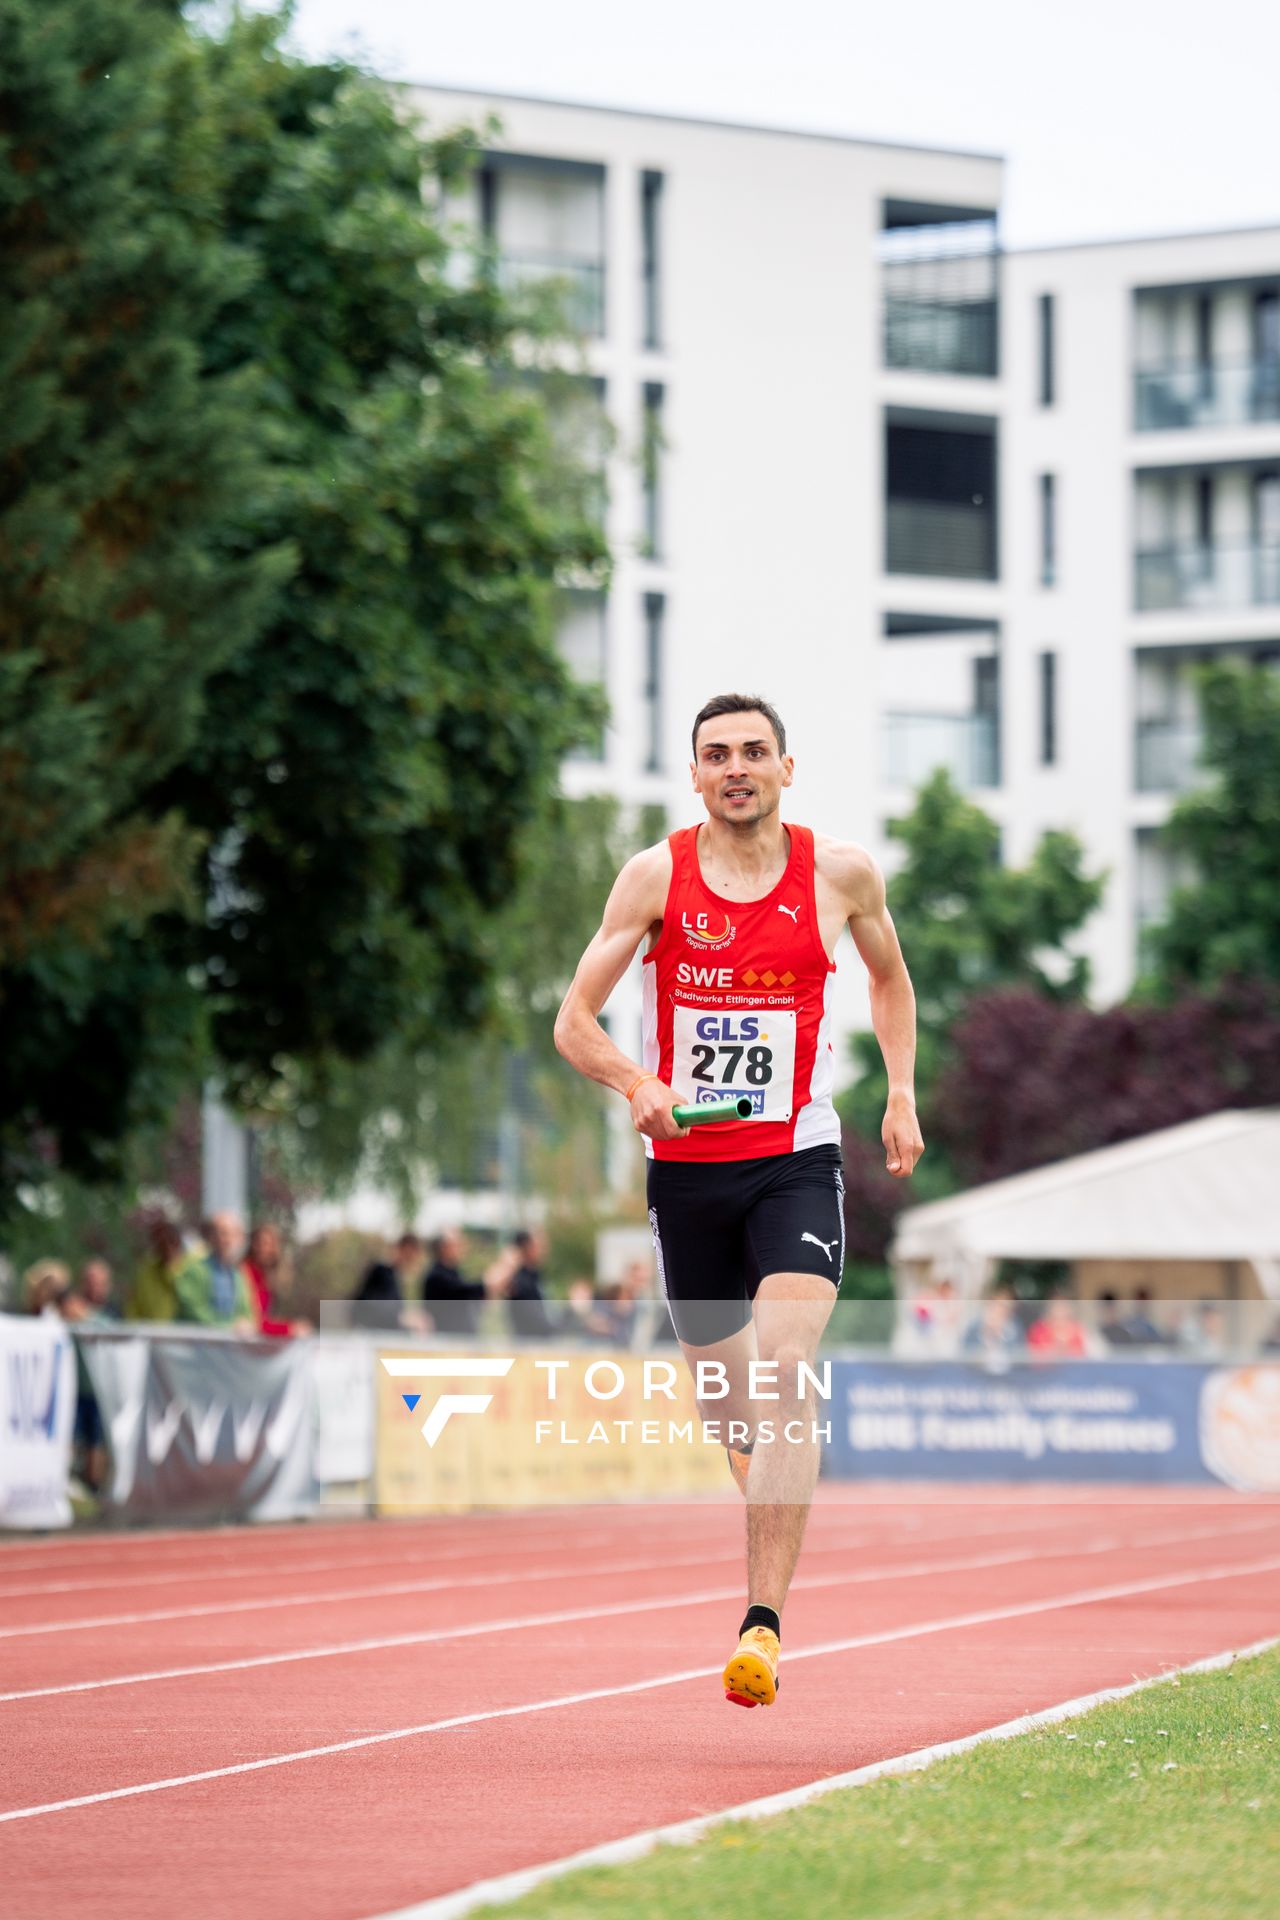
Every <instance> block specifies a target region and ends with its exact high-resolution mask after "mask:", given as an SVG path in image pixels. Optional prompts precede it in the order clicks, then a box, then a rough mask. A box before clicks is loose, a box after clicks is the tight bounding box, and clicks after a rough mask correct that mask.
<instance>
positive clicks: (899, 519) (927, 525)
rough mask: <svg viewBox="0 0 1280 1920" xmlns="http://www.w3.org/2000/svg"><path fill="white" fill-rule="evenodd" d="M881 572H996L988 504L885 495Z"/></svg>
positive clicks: (980, 575)
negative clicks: (900, 497)
mask: <svg viewBox="0 0 1280 1920" xmlns="http://www.w3.org/2000/svg"><path fill="white" fill-rule="evenodd" d="M885 572H886V573H913V574H918V575H922V576H930V575H932V576H935V577H937V578H939V579H946V580H994V579H995V578H996V522H995V515H994V513H992V512H991V510H990V509H989V508H988V507H985V506H982V507H966V506H962V505H960V504H959V503H957V502H949V501H936V500H893V499H891V500H889V501H888V502H887V503H886V507H885Z"/></svg>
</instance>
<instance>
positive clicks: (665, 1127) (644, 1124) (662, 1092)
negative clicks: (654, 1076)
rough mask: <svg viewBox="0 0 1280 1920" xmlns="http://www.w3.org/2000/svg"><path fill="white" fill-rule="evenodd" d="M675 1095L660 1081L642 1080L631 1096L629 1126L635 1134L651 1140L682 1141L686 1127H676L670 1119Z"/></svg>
mask: <svg viewBox="0 0 1280 1920" xmlns="http://www.w3.org/2000/svg"><path fill="white" fill-rule="evenodd" d="M675 1104H676V1097H675V1094H674V1093H673V1092H672V1091H671V1088H670V1087H669V1086H667V1085H666V1084H665V1082H663V1081H661V1080H642V1081H641V1082H640V1085H639V1086H638V1087H637V1088H636V1090H635V1092H634V1093H633V1094H632V1096H631V1124H632V1126H633V1127H634V1128H635V1130H636V1132H637V1133H647V1134H648V1136H649V1138H650V1139H651V1140H684V1139H687V1138H688V1134H689V1129H688V1127H681V1126H677V1124H676V1122H675V1121H674V1120H673V1119H672V1117H671V1110H672V1108H673V1107H674V1106H675Z"/></svg>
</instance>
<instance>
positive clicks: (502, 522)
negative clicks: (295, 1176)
mask: <svg viewBox="0 0 1280 1920" xmlns="http://www.w3.org/2000/svg"><path fill="white" fill-rule="evenodd" d="M283 26H284V18H283V16H261V15H256V16H242V15H240V14H239V13H233V14H232V15H231V16H230V17H229V18H228V19H227V20H226V21H225V22H224V24H223V25H222V26H221V27H219V28H218V29H217V30H209V31H207V32H201V31H199V30H197V29H196V28H193V27H191V26H190V25H188V24H185V23H184V22H183V20H182V18H181V15H180V10H179V9H178V8H177V7H176V6H172V5H164V4H161V3H160V0H139V3H138V4H135V0H129V4H128V5H126V4H125V3H124V0H101V3H100V4H99V3H98V0H95V4H94V5H89V4H88V0H84V4H77V3H76V0H68V4H65V5H61V6H58V7H54V8H49V7H45V6H40V5H38V4H37V0H0V35H2V36H3V37H2V40H0V56H2V60H0V65H2V68H3V79H0V139H2V140H3V141H4V143H5V145H4V153H5V157H6V160H7V162H8V165H7V167H6V168H4V169H2V170H0V172H2V173H3V184H2V185H0V195H3V196H4V197H3V198H0V259H2V260H3V261H4V264H5V265H6V266H7V267H8V268H9V269H10V279H11V282H12V284H14V285H15V286H17V287H19V288H21V290H22V291H23V293H24V296H26V302H27V304H26V306H25V307H24V309H23V323H22V325H20V326H18V327H16V328H14V329H11V330H10V333H9V335H8V336H7V339H6V343H5V346H4V349H3V354H2V355H0V402H2V403H3V404H0V416H3V417H2V418H0V488H2V489H3V491H2V492H0V559H2V560H3V561H4V562H5V565H6V568H7V571H8V573H9V577H10V580H11V582H12V583H13V592H12V594H11V602H10V604H11V605H12V607H13V609H14V612H13V617H12V619H8V618H6V621H5V624H4V625H3V626H2V627H0V695H2V696H3V699H2V701H0V705H2V706H3V711H4V715H5V719H4V722H3V723H2V724H3V726H4V729H5V731H4V732H3V733H2V734H0V781H3V782H4V788H3V793H2V794H0V798H2V799H3V801H4V803H5V804H4V806H3V809H2V810H0V811H2V812H3V816H4V819H5V821H6V826H5V827H4V828H0V834H2V833H5V832H9V833H11V834H12V836H13V837H12V839H11V840H4V839H0V880H2V881H3V895H4V906H3V907H0V932H3V931H5V930H7V931H8V932H9V934H10V939H9V944H8V945H7V946H6V947H4V948H3V950H2V952H0V1049H2V1050H3V1053H4V1056H5V1064H6V1074H5V1081H4V1093H3V1095H0V1201H3V1199H4V1196H5V1193H6V1192H7V1193H8V1194H10V1195H11V1194H12V1191H13V1187H14V1184H15V1182H16V1181H17V1180H18V1179H19V1178H20V1177H22V1175H23V1174H24V1173H28V1174H29V1173H33V1172H36V1171H38V1170H39V1168H40V1167H41V1166H42V1165H47V1164H50V1162H51V1161H57V1162H60V1163H61V1164H62V1165H64V1166H67V1167H70V1168H72V1169H73V1170H77V1171H80V1172H84V1173H87V1174H95V1175H96V1174H102V1173H104V1172H107V1171H109V1170H110V1168H111V1167H112V1165H113V1164H114V1163H115V1161H116V1160H117V1159H118V1153H117V1149H118V1147H119V1145H120V1143H121V1141H122V1140H123V1138H124V1137H125V1135H126V1134H127V1133H128V1132H129V1131H130V1129H133V1128H136V1127H137V1126H138V1125H139V1124H140V1123H141V1122H143V1121H144V1120H156V1119H158V1118H159V1117H160V1116H162V1115H163V1113H164V1112H165V1110H166V1107H168V1106H171V1104H172V1101H173V1098H174V1093H175V1089H176V1088H177V1087H178V1086H179V1085H180V1084H181V1083H182V1082H183V1081H184V1080H186V1081H187V1082H188V1083H189V1082H190V1081H191V1079H192V1078H193V1077H195V1076H196V1075H197V1074H198V1073H199V1071H201V1068H202V1057H201V1049H200V1042H201V1035H202V1032H204V1031H205V1030H206V1029H207V1030H208V1032H209V1034H210V1036H211V1043H212V1047H213V1048H214V1050H215V1054H216V1058H217V1060H218V1061H219V1062H220V1064H221V1068H222V1071H223V1073H224V1075H225V1077H226V1079H227V1080H228V1082H229V1083H230V1084H231V1086H232V1087H233V1089H234V1090H235V1091H237V1092H239V1093H240V1095H241V1096H242V1097H243V1098H244V1099H245V1100H246V1101H249V1102H258V1103H265V1104H267V1105H269V1106H278V1105H280V1104H281V1103H282V1102H285V1101H287V1100H288V1099H290V1098H295V1097H299V1090H301V1091H302V1092H303V1093H305V1088H306V1085H307V1084H308V1077H309V1076H315V1075H316V1074H318V1073H320V1072H321V1071H322V1070H323V1069H324V1068H325V1067H326V1066H327V1065H328V1064H330V1063H332V1062H333V1061H335V1060H339V1059H349V1060H354V1059H360V1058H368V1057H370V1056H371V1055H373V1054H374V1053H375V1052H376V1051H377V1049H378V1048H379V1046H380V1045H381V1044H382V1043H383V1041H384V1040H385V1038H386V1036H387V1035H388V1034H391V1033H396V1032H399V1031H404V1032H405V1033H410V1032H412V1033H414V1034H415V1035H417V1036H419V1037H420V1038H421V1039H422V1040H423V1041H424V1043H425V1042H428V1041H429V1042H431V1043H436V1044H439V1045H441V1046H446V1045H447V1044H448V1043H450V1042H451V1041H452V1040H453V1039H454V1038H455V1037H456V1036H458V1035H461V1034H462V1033H464V1032H466V1031H467V1030H468V1029H470V1028H472V1027H474V1026H475V1025H476V1024H477V1023H479V1022H481V1021H482V1019H483V1018H484V1016H485V1013H486V1009H487V1008H488V1006H489V1004H490V1002H491V1000H492V995H493V990H494V983H495V981H496V979H497V977H498V966H497V961H498V958H499V956H498V953H497V951H496V948H495V945H494V941H493V938H492V932H491V927H490V921H491V918H492V917H493V915H494V914H495V912H496V911H498V910H499V909H500V907H501V905H502V903H503V902H505V900H506V899H507V898H508V896H509V895H510V894H511V893H512V892H513V891H515V890H516V889H517V888H518V883H519V877H520V862H521V851H520V850H521V847H522V845H523V844H524V835H525V831H526V829H527V828H528V827H529V825H530V823H531V822H534V821H536V820H537V819H538V818H539V816H540V815H541V814H542V813H543V812H544V810H545V808H546V807H547V805H548V804H549V797H550V795H551V793H552V792H553V790H554V785H555V775H556V771H557V768H558V765H559V762H560V759H561V757H562V755H563V753H564V751H565V749H566V747H567V746H568V745H570V744H571V743H572V742H573V741H574V740H575V739H576V738H578V737H579V735H580V733H581V730H582V729H583V728H584V726H586V725H589V724H591V723H592V722H593V721H594V719H595V717H596V714H597V712H598V709H597V708H595V707H593V704H592V702H590V701H589V700H587V699H585V698H584V697H583V696H581V695H580V694H578V693H577V692H576V691H575V690H574V688H573V687H572V685H571V683H570V681H569V679H568V676H567V674H566V672H565V670H564V668H563V667H562V665H561V663H560V660H559V658H558V655H557V653H556V649H555V646H554V628H555V619H556V611H555V607H556V595H557V591H558V585H559V583H560V582H561V581H562V580H564V579H565V578H566V577H574V578H576V579H578V580H579V581H592V580H596V581H598V579H599V577H600V568H601V564H602V560H603V552H602V543H601V539H600V536H599V533H598V531H596V530H593V528H592V527H591V525H590V523H589V514H588V512H587V507H588V505H589V499H588V496H589V493H590V488H591V484H592V483H591V480H590V476H584V477H581V478H580V477H579V476H577V475H576V474H575V473H574V471H573V470H572V467H571V466H570V465H567V464H566V462H565V460H564V459H563V458H561V457H560V456H559V455H557V453H556V452H555V449H554V447H553V445H552V441H551V436H550V434H549V432H548V428H547V423H546V419H545V411H544V408H543V404H542V401H541V399H540V397H539V395H538V393H537V392H536V391H534V390H531V389H530V388H529V386H528V384H527V383H523V382H522V381H521V380H520V379H519V378H518V377H517V374H516V362H517V360H518V359H519V360H520V361H521V364H522V365H523V363H524V361H525V360H526V359H527V353H523V352H521V353H517V343H524V342H526V341H527V339H528V335H529V331H530V328H531V326H532V324H533V321H532V318H531V316H530V315H528V314H526V313H524V312H522V311H520V310H519V309H518V308H516V307H514V306H512V305H511V304H509V303H508V302H507V301H505V300H504V298H503V297H502V296H501V295H500V294H499V293H498V292H497V290H496V289H495V287H494V285H493V284H492V279H491V277H489V276H486V275H484V274H482V273H481V274H477V275H476V276H474V278H473V281H472V284H471V285H470V286H461V287H460V286H458V285H457V284H456V276H455V275H454V274H453V273H452V272H451V270H450V269H451V262H450V251H449V246H448V242H447V240H446V237H445V235H444V233H443V231H442V228H441V225H440V222H439V220H438V218H437V216H436V214H435V212H434V211H433V210H432V207H431V206H430V204H428V202H427V201H426V200H424V196H423V185H424V178H425V179H426V180H427V181H430V179H431V178H432V177H433V176H436V175H449V174H450V173H451V172H452V171H454V170H455V169H456V168H457V167H459V166H460V165H462V164H465V161H466V158H467V153H468V148H469V143H468V142H467V141H466V140H461V139H454V140H448V141H443V142H438V143H436V144H435V145H434V146H428V145H426V144H424V142H423V140H422V138H421V137H420V135H419V134H418V133H417V132H416V131H415V130H414V129H413V128H412V127H411V126H409V125H408V124H406V122H405V121H404V119H403V118H402V116H401V115H400V113H399V112H398V110H397V107H396V105H395V103H394V102H393V101H392V99H391V98H390V97H389V95H388V93H387V92H386V90H385V89H383V88H381V87H379V86H377V85H376V84H374V83H373V82H372V81H370V80H368V79H366V78H365V77H363V76H361V75H360V74H358V73H356V72H353V71H352V70H351V69H350V68H349V67H346V66H344V65H342V64H341V63H333V64H327V65H321V66H311V65H308V64H307V63H305V62H302V61H299V60H295V59H291V58H289V57H287V56H286V55H285V54H284V53H283V52H282V51H281V47H280V37H281V33H282V31H283ZM27 316H30V317H29V318H28V317H27ZM12 821H16V822H18V823H19V825H18V826H17V827H10V826H9V825H8V824H7V823H9V822H12Z"/></svg>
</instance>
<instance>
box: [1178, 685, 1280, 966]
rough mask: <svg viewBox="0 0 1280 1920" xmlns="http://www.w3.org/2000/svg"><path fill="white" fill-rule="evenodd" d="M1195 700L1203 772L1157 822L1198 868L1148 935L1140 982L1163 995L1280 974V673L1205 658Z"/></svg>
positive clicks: (1179, 849)
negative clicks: (1144, 978)
mask: <svg viewBox="0 0 1280 1920" xmlns="http://www.w3.org/2000/svg"><path fill="white" fill-rule="evenodd" d="M1200 704H1201V713H1202V716H1203V722H1204V746H1203V749H1202V752H1201V761H1202V764H1203V765H1204V767H1205V768H1206V770H1207V772H1208V775H1209V778H1208V780H1207V782H1206V784H1205V785H1204V786H1203V787H1198V788H1196V789H1195V790H1194V791H1193V792H1191V793H1187V794H1184V795H1183V797H1182V798H1181V799H1180V800H1179V801H1178V803H1177V805H1176V806H1175V807H1174V810H1173V813H1172V816H1171V817H1170V820H1169V822H1168V825H1167V826H1166V828H1165V830H1164V842H1165V844H1166V846H1168V847H1169V848H1170V849H1172V850H1173V851H1174V852H1175V853H1179V854H1182V855H1183V856H1184V858H1186V859H1188V860H1189V861H1190V862H1192V863H1193V865H1194V869H1195V876H1196V877H1195V878H1194V880H1193V881H1192V882H1191V883H1190V884H1189V885H1187V886H1184V887H1182V888H1180V889H1178V890H1177V891H1176V892H1175V894H1174V896H1173V899H1172V901H1171V903H1170V907H1169V912H1168V916H1167V918H1166V920H1165V921H1164V923H1163V925H1161V926H1158V927H1155V928H1153V929H1152V930H1151V933H1150V936H1149V951H1150V955H1151V973H1150V979H1149V980H1148V982H1147V983H1146V984H1147V986H1148V987H1150V988H1153V989H1154V990H1156V991H1157V992H1160V993H1163V994H1165V995H1168V994H1170V993H1172V992H1176V991H1177V990H1178V989H1179V988H1180V987H1183V986H1186V985H1188V984H1192V983H1195V984H1198V985H1200V986H1207V985H1211V984H1212V983H1213V982H1215V981H1218V980H1222V979H1224V978H1226V977H1228V976H1230V975H1240V976H1248V975H1252V976H1253V977H1255V978H1259V979H1265V980H1280V674H1276V673H1274V672H1270V671H1267V670H1265V669H1263V668H1260V667H1253V666H1247V665H1234V664H1228V663H1218V664H1215V665H1212V666H1207V667H1204V668H1202V669H1201V670H1200Z"/></svg>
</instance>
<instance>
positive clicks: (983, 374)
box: [884, 291, 999, 379]
mask: <svg viewBox="0 0 1280 1920" xmlns="http://www.w3.org/2000/svg"><path fill="white" fill-rule="evenodd" d="M998 320H999V309H998V307H997V304H996V302H995V300H974V301H963V302H958V301H948V300H927V299H920V298H917V297H903V296H901V295H896V294H894V293H892V292H888V291H886V296H885V306H884V364H885V366H886V367H892V368H903V369H907V370H910V371H913V372H918V373H951V374H961V375H974V376H977V377H980V378H983V379H991V378H992V377H993V376H994V375H995V372H996V364H997V362H996V339H997V327H998Z"/></svg>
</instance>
